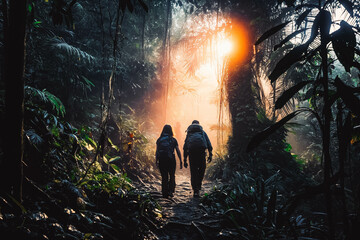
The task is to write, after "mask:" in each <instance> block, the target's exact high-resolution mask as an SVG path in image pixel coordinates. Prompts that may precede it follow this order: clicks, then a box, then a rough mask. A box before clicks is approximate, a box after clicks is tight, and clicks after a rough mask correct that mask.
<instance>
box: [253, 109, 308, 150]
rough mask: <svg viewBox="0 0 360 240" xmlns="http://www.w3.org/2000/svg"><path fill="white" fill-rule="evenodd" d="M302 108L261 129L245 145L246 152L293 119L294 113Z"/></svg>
mask: <svg viewBox="0 0 360 240" xmlns="http://www.w3.org/2000/svg"><path fill="white" fill-rule="evenodd" d="M303 111H304V110H297V111H295V112H292V113H290V114H289V115H287V116H286V117H284V118H283V119H281V120H280V121H278V122H276V123H274V124H273V125H271V126H270V127H267V128H266V129H264V130H263V131H261V132H259V133H257V134H256V135H255V136H254V137H252V138H251V140H250V142H249V143H248V145H247V148H246V152H250V151H251V150H253V149H254V148H256V147H257V146H258V145H259V144H260V143H261V142H262V141H264V140H265V139H267V138H268V137H269V136H270V135H271V134H273V133H274V132H275V131H276V130H278V129H279V128H281V127H282V126H284V125H285V123H287V122H288V121H290V120H291V119H293V118H294V117H295V116H296V115H298V114H299V113H300V112H303Z"/></svg>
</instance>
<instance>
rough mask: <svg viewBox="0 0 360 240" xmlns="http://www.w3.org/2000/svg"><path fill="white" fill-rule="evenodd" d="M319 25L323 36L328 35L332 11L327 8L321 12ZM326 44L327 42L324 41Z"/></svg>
mask: <svg viewBox="0 0 360 240" xmlns="http://www.w3.org/2000/svg"><path fill="white" fill-rule="evenodd" d="M319 18H320V19H319V27H320V32H321V33H322V35H323V36H328V35H329V33H330V27H331V13H330V12H328V11H326V10H321V11H320V13H319ZM322 44H326V43H322Z"/></svg>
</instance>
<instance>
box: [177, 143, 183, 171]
mask: <svg viewBox="0 0 360 240" xmlns="http://www.w3.org/2000/svg"><path fill="white" fill-rule="evenodd" d="M175 150H176V154H177V155H178V157H179V160H180V169H182V160H181V152H180V149H179V146H176V147H175Z"/></svg>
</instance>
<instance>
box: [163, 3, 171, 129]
mask: <svg viewBox="0 0 360 240" xmlns="http://www.w3.org/2000/svg"><path fill="white" fill-rule="evenodd" d="M170 28H171V0H168V1H167V5H166V20H165V32H164V39H163V44H162V51H163V59H162V61H163V64H162V74H161V75H162V81H163V82H164V87H163V89H164V108H163V109H164V112H163V123H166V121H167V99H168V93H169V81H170Z"/></svg>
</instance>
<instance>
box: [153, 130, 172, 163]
mask: <svg viewBox="0 0 360 240" xmlns="http://www.w3.org/2000/svg"><path fill="white" fill-rule="evenodd" d="M173 151H174V149H173V145H172V139H171V137H170V136H167V135H165V136H162V137H160V138H159V139H158V141H157V152H158V157H159V158H172V157H173V155H174V154H173Z"/></svg>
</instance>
